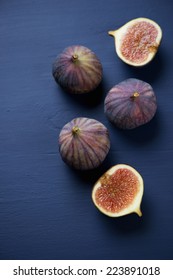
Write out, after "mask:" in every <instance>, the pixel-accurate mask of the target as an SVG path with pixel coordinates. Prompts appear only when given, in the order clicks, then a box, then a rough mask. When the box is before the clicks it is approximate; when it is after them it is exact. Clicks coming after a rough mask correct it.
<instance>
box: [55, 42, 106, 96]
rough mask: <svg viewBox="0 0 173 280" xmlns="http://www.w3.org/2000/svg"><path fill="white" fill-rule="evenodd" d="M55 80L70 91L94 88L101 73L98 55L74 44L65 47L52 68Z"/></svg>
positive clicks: (80, 91) (97, 84)
mask: <svg viewBox="0 0 173 280" xmlns="http://www.w3.org/2000/svg"><path fill="white" fill-rule="evenodd" d="M52 74H53V77H54V79H55V81H56V82H57V83H58V84H59V85H60V86H61V87H63V88H65V89H66V90H67V91H69V92H71V93H77V94H81V93H88V92H91V91H93V90H95V89H96V88H97V87H98V86H99V84H100V82H101V80H102V75H103V70H102V65H101V62H100V60H99V59H98V57H97V56H96V55H95V53H94V52H92V51H91V50H90V49H88V48H86V47H84V46H80V45H74V46H70V47H67V48H66V49H64V51H63V52H62V53H61V54H60V55H59V56H58V57H57V58H56V59H55V61H54V63H53V68H52Z"/></svg>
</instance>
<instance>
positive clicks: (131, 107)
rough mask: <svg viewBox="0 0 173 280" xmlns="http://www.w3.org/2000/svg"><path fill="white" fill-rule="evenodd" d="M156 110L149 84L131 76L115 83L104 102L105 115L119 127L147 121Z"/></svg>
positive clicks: (133, 125) (130, 127)
mask: <svg viewBox="0 0 173 280" xmlns="http://www.w3.org/2000/svg"><path fill="white" fill-rule="evenodd" d="M156 110H157V102H156V96H155V93H154V91H153V89H152V87H151V85H150V84H148V83H146V82H144V81H141V80H138V79H133V78H131V79H127V80H124V81H123V82H121V83H119V84H117V85H115V86H114V87H113V88H112V89H111V90H110V91H109V92H108V94H107V96H106V98H105V102H104V111H105V114H106V116H107V117H108V119H109V120H110V121H111V122H113V123H114V124H115V125H116V126H117V127H119V128H121V129H133V128H136V127H138V126H141V125H143V124H146V123H148V122H149V121H150V120H151V119H152V118H153V117H154V115H155V113H156Z"/></svg>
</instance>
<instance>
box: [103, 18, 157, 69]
mask: <svg viewBox="0 0 173 280" xmlns="http://www.w3.org/2000/svg"><path fill="white" fill-rule="evenodd" d="M108 34H109V35H111V36H113V37H114V40H115V50H116V53H117V55H118V57H119V58H120V59H121V60H122V61H124V62H125V63H127V64H129V65H132V66H143V65H146V64H147V63H149V62H150V61H151V60H152V59H153V58H154V56H155V54H156V53H157V50H158V48H159V45H160V43H161V39H162V30H161V28H160V26H159V25H158V24H157V23H156V22H155V21H153V20H151V19H148V18H136V19H133V20H131V21H129V22H128V23H126V24H125V25H123V26H122V27H120V28H119V29H117V30H114V31H109V32H108Z"/></svg>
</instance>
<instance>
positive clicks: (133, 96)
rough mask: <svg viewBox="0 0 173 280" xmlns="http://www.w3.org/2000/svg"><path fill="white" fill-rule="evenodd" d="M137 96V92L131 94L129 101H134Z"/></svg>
mask: <svg viewBox="0 0 173 280" xmlns="http://www.w3.org/2000/svg"><path fill="white" fill-rule="evenodd" d="M138 96H139V92H137V91H135V92H134V93H133V95H132V96H131V99H133V100H134V99H136V97H138Z"/></svg>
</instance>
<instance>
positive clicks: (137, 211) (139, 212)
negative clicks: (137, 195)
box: [135, 208, 142, 217]
mask: <svg viewBox="0 0 173 280" xmlns="http://www.w3.org/2000/svg"><path fill="white" fill-rule="evenodd" d="M135 212H136V214H138V216H139V217H142V212H141V209H140V208H139V209H136V211H135Z"/></svg>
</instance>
